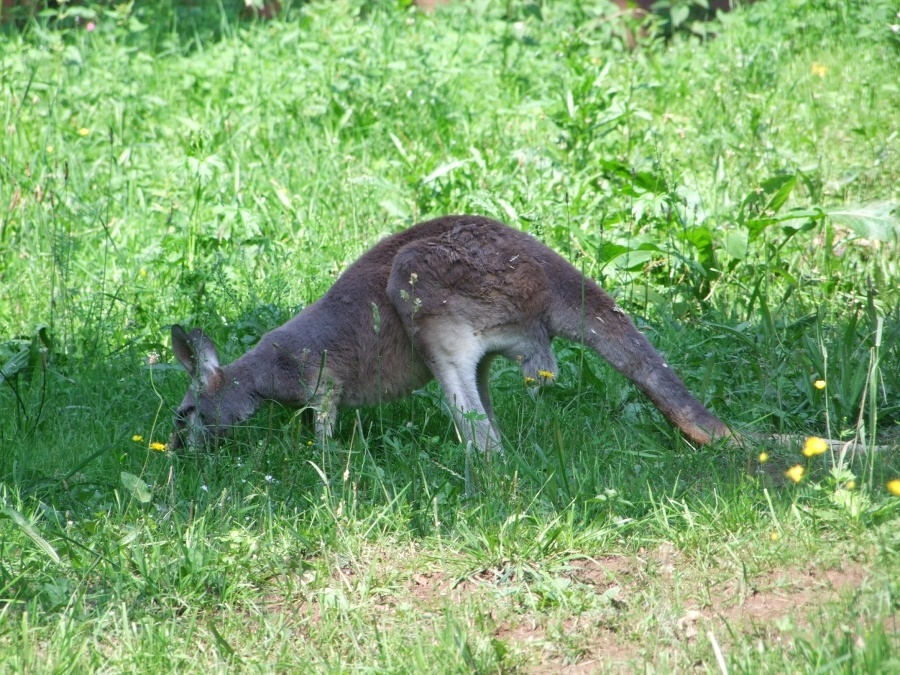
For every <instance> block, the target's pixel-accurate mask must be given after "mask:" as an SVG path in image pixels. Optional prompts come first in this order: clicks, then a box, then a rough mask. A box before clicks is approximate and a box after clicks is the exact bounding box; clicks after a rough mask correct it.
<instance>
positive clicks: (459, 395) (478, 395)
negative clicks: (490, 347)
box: [415, 317, 501, 450]
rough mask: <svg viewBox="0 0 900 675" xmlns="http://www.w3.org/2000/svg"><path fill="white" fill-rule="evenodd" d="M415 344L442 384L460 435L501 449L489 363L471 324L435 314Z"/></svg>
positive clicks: (483, 446) (484, 446)
mask: <svg viewBox="0 0 900 675" xmlns="http://www.w3.org/2000/svg"><path fill="white" fill-rule="evenodd" d="M415 347H416V351H418V352H419V354H421V356H422V358H423V359H424V360H425V363H427V364H428V367H429V368H430V369H431V372H432V374H433V375H434V377H435V379H436V380H437V381H438V383H439V384H440V385H441V389H443V391H444V398H445V400H446V402H447V405H448V406H449V408H450V412H451V414H452V416H453V421H454V423H455V424H456V428H457V430H458V431H459V433H460V435H461V436H462V437H463V438H465V439H466V440H470V441H472V443H473V444H474V445H475V446H476V447H478V448H481V449H484V450H499V449H500V448H501V443H500V434H499V432H498V431H497V427H496V426H495V425H494V420H493V409H492V407H491V400H490V392H488V390H487V367H488V366H489V363H487V362H488V359H487V358H485V354H484V347H483V345H482V344H481V343H480V342H479V340H478V338H477V337H476V335H475V331H474V330H473V329H472V327H471V326H468V325H466V324H465V323H459V322H457V321H454V320H453V319H452V318H438V317H433V318H431V319H430V320H428V321H423V322H422V323H421V324H420V325H419V327H418V330H417V331H416V333H415ZM481 364H486V365H484V366H482V365H481Z"/></svg>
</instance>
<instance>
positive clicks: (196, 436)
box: [169, 324, 247, 450]
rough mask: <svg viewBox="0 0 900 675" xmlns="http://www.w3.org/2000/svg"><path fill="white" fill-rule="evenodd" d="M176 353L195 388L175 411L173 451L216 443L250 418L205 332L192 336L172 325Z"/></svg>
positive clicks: (193, 331)
mask: <svg viewBox="0 0 900 675" xmlns="http://www.w3.org/2000/svg"><path fill="white" fill-rule="evenodd" d="M172 351H174V352H175V357H176V358H177V359H178V361H179V362H180V363H181V365H182V366H184V369H185V370H186V371H187V372H188V374H189V375H190V376H191V385H190V388H189V389H188V392H187V394H185V396H184V399H183V400H182V401H181V405H179V406H178V409H177V410H176V411H175V432H174V433H173V434H172V436H171V438H170V439H169V448H170V449H172V450H177V449H180V448H182V447H184V446H185V445H188V446H192V447H193V446H200V445H204V444H213V445H214V444H215V443H216V442H218V441H219V439H221V438H222V437H224V436H226V435H227V434H228V432H229V430H230V429H231V427H232V426H233V425H234V424H236V423H238V422H241V421H243V420H244V419H246V417H247V414H246V413H245V411H244V408H245V407H246V406H242V405H240V401H241V397H242V394H241V392H240V391H238V389H239V386H237V385H238V383H236V382H229V381H228V378H227V376H226V373H225V371H224V370H223V368H222V367H221V366H220V365H219V353H218V351H216V346H215V345H214V344H213V341H212V340H210V339H209V338H208V337H207V336H206V335H205V334H204V333H203V331H202V330H200V329H199V328H195V329H194V330H192V331H191V332H190V333H186V332H185V330H184V329H183V328H182V327H181V326H179V325H177V324H176V325H173V326H172Z"/></svg>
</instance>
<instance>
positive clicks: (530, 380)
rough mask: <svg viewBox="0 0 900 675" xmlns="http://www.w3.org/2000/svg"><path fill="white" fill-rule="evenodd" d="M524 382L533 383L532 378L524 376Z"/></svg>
mask: <svg viewBox="0 0 900 675" xmlns="http://www.w3.org/2000/svg"><path fill="white" fill-rule="evenodd" d="M525 384H534V378H533V377H528V376H527V375H526V376H525Z"/></svg>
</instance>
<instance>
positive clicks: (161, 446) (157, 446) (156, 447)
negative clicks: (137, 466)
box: [150, 441, 166, 452]
mask: <svg viewBox="0 0 900 675" xmlns="http://www.w3.org/2000/svg"><path fill="white" fill-rule="evenodd" d="M150 449H151V450H156V451H157V452H164V451H165V449H166V444H165V443H160V442H159V441H153V443H151V444H150Z"/></svg>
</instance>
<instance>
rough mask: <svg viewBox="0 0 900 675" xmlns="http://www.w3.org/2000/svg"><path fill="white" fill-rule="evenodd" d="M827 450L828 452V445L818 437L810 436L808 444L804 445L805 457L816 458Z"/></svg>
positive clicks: (807, 440)
mask: <svg viewBox="0 0 900 675" xmlns="http://www.w3.org/2000/svg"><path fill="white" fill-rule="evenodd" d="M826 450H828V443H827V442H826V441H825V440H824V439H822V438H819V437H818V436H810V437H809V438H807V439H806V443H804V444H803V456H804V457H815V456H816V455H821V454H822V453H824V452H825V451H826Z"/></svg>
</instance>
